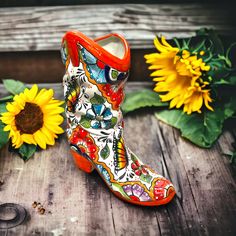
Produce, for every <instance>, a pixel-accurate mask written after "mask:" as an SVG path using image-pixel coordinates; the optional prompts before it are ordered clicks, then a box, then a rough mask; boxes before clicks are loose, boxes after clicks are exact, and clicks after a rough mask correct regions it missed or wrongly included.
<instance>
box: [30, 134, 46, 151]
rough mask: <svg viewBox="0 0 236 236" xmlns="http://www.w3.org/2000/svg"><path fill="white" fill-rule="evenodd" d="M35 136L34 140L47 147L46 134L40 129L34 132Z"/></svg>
mask: <svg viewBox="0 0 236 236" xmlns="http://www.w3.org/2000/svg"><path fill="white" fill-rule="evenodd" d="M33 136H34V140H35V141H36V143H37V144H38V145H39V146H40V147H41V148H42V149H46V142H45V137H44V134H43V133H42V132H41V131H40V130H38V131H37V132H35V133H34V134H33Z"/></svg>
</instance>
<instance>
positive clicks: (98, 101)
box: [90, 93, 105, 104]
mask: <svg viewBox="0 0 236 236" xmlns="http://www.w3.org/2000/svg"><path fill="white" fill-rule="evenodd" d="M90 102H91V103H92V104H103V103H104V102H105V100H104V98H103V97H102V96H99V95H98V94H96V93H94V96H93V97H92V98H91V100H90Z"/></svg>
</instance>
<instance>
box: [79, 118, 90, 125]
mask: <svg viewBox="0 0 236 236" xmlns="http://www.w3.org/2000/svg"><path fill="white" fill-rule="evenodd" d="M80 124H81V125H82V126H83V127H84V128H90V127H91V120H90V119H89V118H87V117H86V116H82V117H81V120H80Z"/></svg>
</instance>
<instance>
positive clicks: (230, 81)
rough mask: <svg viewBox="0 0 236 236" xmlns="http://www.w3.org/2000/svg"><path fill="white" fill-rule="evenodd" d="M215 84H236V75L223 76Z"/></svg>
mask: <svg viewBox="0 0 236 236" xmlns="http://www.w3.org/2000/svg"><path fill="white" fill-rule="evenodd" d="M214 84H219V85H220V84H225V85H236V76H231V77H228V78H223V79H221V80H219V81H216V82H215V83H214Z"/></svg>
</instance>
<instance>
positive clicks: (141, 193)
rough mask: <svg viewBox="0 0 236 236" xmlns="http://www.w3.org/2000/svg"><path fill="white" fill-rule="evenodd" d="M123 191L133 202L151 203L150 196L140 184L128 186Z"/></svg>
mask: <svg viewBox="0 0 236 236" xmlns="http://www.w3.org/2000/svg"><path fill="white" fill-rule="evenodd" d="M123 190H124V191H125V193H126V194H127V195H128V196H129V197H130V199H131V200H133V201H140V202H147V201H151V198H150V196H149V195H148V193H147V192H145V190H144V188H143V187H141V186H140V185H138V184H134V185H131V184H128V185H124V186H123Z"/></svg>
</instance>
